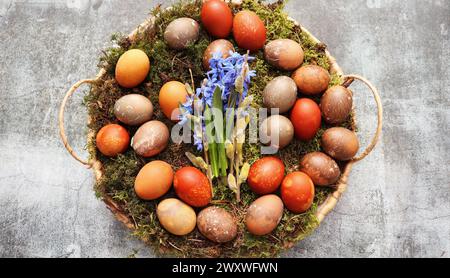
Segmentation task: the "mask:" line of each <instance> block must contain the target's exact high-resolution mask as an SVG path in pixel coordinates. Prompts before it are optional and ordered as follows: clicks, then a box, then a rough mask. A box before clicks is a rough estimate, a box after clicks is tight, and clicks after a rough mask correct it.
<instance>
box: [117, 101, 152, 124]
mask: <svg viewBox="0 0 450 278" xmlns="http://www.w3.org/2000/svg"><path fill="white" fill-rule="evenodd" d="M114 115H115V116H116V118H117V119H118V120H119V121H121V122H122V123H124V124H127V125H131V126H138V125H141V124H143V123H146V122H148V121H150V120H151V119H152V116H153V104H152V102H151V101H150V100H149V99H148V98H146V97H145V96H143V95H137V94H131V95H126V96H123V97H121V98H120V99H119V100H118V101H116V104H115V105H114Z"/></svg>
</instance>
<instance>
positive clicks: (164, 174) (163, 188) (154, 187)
mask: <svg viewBox="0 0 450 278" xmlns="http://www.w3.org/2000/svg"><path fill="white" fill-rule="evenodd" d="M173 175H174V173H173V169H172V166H170V164H168V163H166V162H164V161H158V160H155V161H152V162H150V163H148V164H147V165H145V166H144V167H143V168H142V169H141V171H139V174H138V175H137V177H136V180H135V182H134V191H136V195H138V197H139V198H141V199H142V200H146V201H150V200H156V199H158V198H161V197H162V196H163V195H164V194H166V193H167V192H168V191H169V189H170V187H171V186H172V182H173Z"/></svg>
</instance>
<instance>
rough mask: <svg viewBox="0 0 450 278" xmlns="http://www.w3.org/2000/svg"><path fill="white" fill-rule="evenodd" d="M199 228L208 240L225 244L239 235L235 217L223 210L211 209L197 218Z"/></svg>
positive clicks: (204, 211)
mask: <svg viewBox="0 0 450 278" xmlns="http://www.w3.org/2000/svg"><path fill="white" fill-rule="evenodd" d="M197 227H198V230H199V231H200V233H202V235H204V236H205V237H206V238H207V239H209V240H211V241H214V242H217V243H225V242H229V241H232V240H233V239H234V238H236V235H237V230H238V227H237V224H236V221H235V220H234V218H233V216H232V215H231V214H230V213H229V212H227V211H226V210H225V209H223V208H219V207H209V208H206V209H204V210H202V211H201V212H200V213H199V214H198V216H197Z"/></svg>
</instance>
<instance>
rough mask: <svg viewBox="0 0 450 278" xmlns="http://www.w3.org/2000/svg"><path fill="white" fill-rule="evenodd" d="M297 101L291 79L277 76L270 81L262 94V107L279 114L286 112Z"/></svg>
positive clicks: (294, 85) (295, 87)
mask: <svg viewBox="0 0 450 278" xmlns="http://www.w3.org/2000/svg"><path fill="white" fill-rule="evenodd" d="M296 100H297V85H296V84H295V82H294V80H292V78H290V77H287V76H278V77H275V78H274V79H273V80H272V81H270V82H269V83H268V84H267V86H266V88H265V89H264V92H263V103H264V107H266V108H268V109H272V108H274V109H277V108H278V109H279V113H281V114H282V113H286V112H288V111H289V110H290V109H291V108H292V106H294V104H295V101H296Z"/></svg>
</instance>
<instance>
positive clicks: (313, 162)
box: [300, 152, 341, 186]
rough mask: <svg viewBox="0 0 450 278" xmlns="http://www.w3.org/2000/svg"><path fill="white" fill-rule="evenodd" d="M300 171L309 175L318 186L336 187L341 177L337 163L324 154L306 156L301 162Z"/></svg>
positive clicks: (317, 153) (316, 153) (314, 153)
mask: <svg viewBox="0 0 450 278" xmlns="http://www.w3.org/2000/svg"><path fill="white" fill-rule="evenodd" d="M300 171H301V172H303V173H305V174H307V175H308V176H309V177H310V178H311V180H312V181H313V182H314V184H315V185H317V186H331V185H334V184H335V183H336V182H337V181H338V180H339V177H340V176H341V170H340V169H339V166H338V165H337V163H336V161H334V160H333V159H332V158H331V157H329V156H328V155H326V154H324V153H322V152H313V153H309V154H307V155H305V156H304V157H303V158H302V160H301V161H300Z"/></svg>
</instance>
